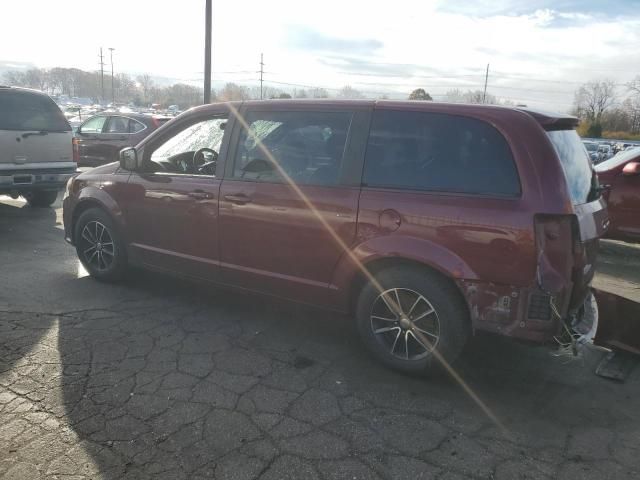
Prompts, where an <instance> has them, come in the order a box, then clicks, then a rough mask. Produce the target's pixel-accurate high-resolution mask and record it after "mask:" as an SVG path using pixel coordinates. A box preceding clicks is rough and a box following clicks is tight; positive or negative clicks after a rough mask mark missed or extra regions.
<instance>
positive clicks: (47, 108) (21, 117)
mask: <svg viewBox="0 0 640 480" xmlns="http://www.w3.org/2000/svg"><path fill="white" fill-rule="evenodd" d="M0 130H18V131H25V130H29V131H31V130H35V131H39V132H41V131H45V132H70V131H71V127H70V126H69V123H68V122H67V120H66V119H65V118H64V115H63V113H62V111H61V110H60V108H58V106H57V105H56V104H55V103H54V101H53V100H51V99H50V98H49V97H47V96H46V95H40V94H38V93H30V92H24V91H16V90H5V91H1V90H0Z"/></svg>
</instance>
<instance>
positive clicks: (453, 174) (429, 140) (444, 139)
mask: <svg viewBox="0 0 640 480" xmlns="http://www.w3.org/2000/svg"><path fill="white" fill-rule="evenodd" d="M363 183H364V185H365V186H370V187H382V188H400V189H409V190H423V191H431V192H446V193H464V194H480V195H495V196H518V195H520V181H519V178H518V173H517V170H516V166H515V163H514V160H513V156H512V154H511V150H510V148H509V145H508V143H507V141H506V140H505V138H504V137H503V136H502V135H501V134H500V132H498V131H497V130H496V129H495V128H494V127H492V126H491V125H489V124H487V123H485V122H483V121H480V120H477V119H474V118H469V117H463V116H457V115H449V114H441V113H425V112H401V111H391V110H378V111H376V112H374V116H373V121H372V125H371V129H370V133H369V140H368V143H367V152H366V156H365V168H364V175H363Z"/></svg>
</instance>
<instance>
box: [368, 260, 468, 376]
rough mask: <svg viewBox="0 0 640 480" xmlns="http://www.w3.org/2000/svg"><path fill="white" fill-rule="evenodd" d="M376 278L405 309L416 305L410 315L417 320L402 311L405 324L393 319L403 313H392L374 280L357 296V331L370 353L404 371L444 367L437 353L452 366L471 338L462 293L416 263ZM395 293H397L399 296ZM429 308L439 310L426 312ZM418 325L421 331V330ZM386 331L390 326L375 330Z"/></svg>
mask: <svg viewBox="0 0 640 480" xmlns="http://www.w3.org/2000/svg"><path fill="white" fill-rule="evenodd" d="M375 279H376V281H377V282H378V284H379V285H380V286H381V287H382V289H383V291H385V292H389V293H388V295H389V297H388V298H399V299H400V304H401V307H402V310H403V312H408V311H409V310H410V309H411V306H414V312H412V315H411V316H412V318H413V319H414V320H416V323H415V324H414V323H413V322H408V321H407V318H408V316H407V315H406V313H403V314H402V315H400V316H404V317H405V318H404V319H403V320H402V322H401V321H399V320H398V321H395V319H397V318H399V316H398V315H396V314H394V313H393V312H392V311H391V308H389V302H388V301H387V302H384V299H383V298H382V297H381V295H380V293H381V292H380V291H379V289H378V288H376V286H375V285H374V284H373V282H371V281H370V282H368V283H367V284H366V285H365V286H364V287H363V289H362V291H361V292H360V295H359V297H358V301H357V304H356V321H357V326H358V332H359V333H360V336H361V338H362V340H363V341H364V344H365V345H366V347H367V348H368V349H369V351H370V352H371V353H373V355H374V356H375V357H376V358H377V359H378V360H379V361H380V362H382V363H383V364H385V365H386V366H388V367H391V368H393V369H395V370H399V371H402V372H405V373H413V374H416V373H426V372H428V371H430V370H435V369H437V368H438V367H440V366H441V362H440V361H439V359H438V357H440V358H442V359H444V361H446V362H447V363H448V364H451V363H453V362H454V361H455V360H456V359H457V357H458V356H459V355H460V352H461V351H462V349H463V347H464V345H465V343H466V342H467V339H468V337H469V331H470V321H469V313H468V310H467V308H466V305H465V303H464V301H463V299H462V297H461V295H460V292H458V290H457V289H456V288H455V286H454V285H453V284H452V283H451V282H450V280H448V279H447V278H446V277H444V276H442V275H440V274H439V273H436V272H433V271H431V270H428V269H426V268H419V267H413V266H398V267H390V268H387V269H385V270H382V271H380V272H379V273H377V274H376V276H375ZM396 292H397V293H398V297H395V293H396ZM414 294H415V296H414ZM418 297H423V300H419V301H416V303H414V299H415V300H417V298H418ZM392 303H393V304H397V303H398V302H397V301H395V302H393V301H392ZM392 306H393V305H392ZM430 308H432V309H433V310H434V312H435V313H432V314H428V313H427V312H428V311H429V309H430ZM385 312H386V313H385ZM423 314H424V316H422V315H423ZM421 316H422V318H420V317H421ZM382 318H384V319H385V320H382ZM404 327H406V328H404ZM415 327H419V328H420V329H421V330H420V332H419V333H418V332H416V330H415ZM384 329H392V330H390V331H388V332H384V333H377V334H376V333H374V330H375V331H377V332H380V331H381V330H384ZM408 330H410V333H407V331H408ZM398 332H400V333H398ZM422 332H425V333H422ZM426 332H429V334H426ZM436 335H437V338H436ZM417 336H420V337H421V338H422V339H423V340H424V339H425V338H426V339H428V340H430V341H431V342H433V343H430V344H427V347H433V346H435V352H437V353H434V352H433V351H432V350H430V349H429V348H425V343H424V342H422V341H420V342H419V341H418V338H417ZM394 341H395V342H398V341H399V342H400V344H399V345H398V344H397V343H394ZM421 342H422V343H421ZM403 345H404V346H403ZM405 352H407V353H405ZM405 357H408V359H407V358H405Z"/></svg>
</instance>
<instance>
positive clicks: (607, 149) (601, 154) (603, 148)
mask: <svg viewBox="0 0 640 480" xmlns="http://www.w3.org/2000/svg"><path fill="white" fill-rule="evenodd" d="M611 157H613V149H612V148H611V145H609V144H607V143H601V144H600V145H598V163H600V162H604V161H605V160H609V159H610V158H611Z"/></svg>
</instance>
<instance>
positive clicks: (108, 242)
mask: <svg viewBox="0 0 640 480" xmlns="http://www.w3.org/2000/svg"><path fill="white" fill-rule="evenodd" d="M85 229H86V230H85ZM73 238H74V243H75V245H76V252H77V254H78V258H79V259H80V261H81V262H82V265H83V266H84V268H85V269H86V270H87V272H88V273H89V274H90V275H91V276H92V277H93V278H95V279H97V280H101V281H104V282H115V281H118V280H120V279H121V278H122V277H123V276H124V275H125V273H126V271H127V265H128V264H127V250H126V247H125V244H124V241H123V240H122V236H121V235H120V232H119V231H118V229H117V228H116V225H115V223H114V222H113V220H112V219H111V217H110V216H109V215H108V214H107V212H105V211H104V210H102V209H100V208H90V209H88V210H86V211H85V212H83V213H82V214H81V215H80V218H78V221H77V222H76V226H75V230H74V237H73ZM92 247H93V248H92Z"/></svg>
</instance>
